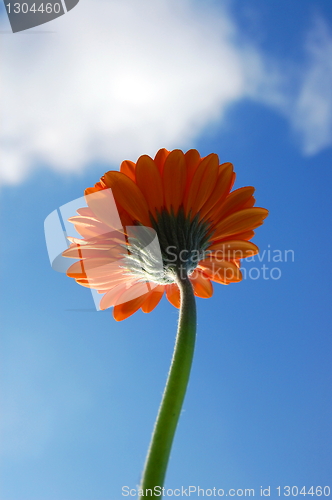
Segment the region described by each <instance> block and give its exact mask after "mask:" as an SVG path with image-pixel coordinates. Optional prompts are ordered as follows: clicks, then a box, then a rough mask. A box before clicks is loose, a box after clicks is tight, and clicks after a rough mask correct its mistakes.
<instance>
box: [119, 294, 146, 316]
mask: <svg viewBox="0 0 332 500" xmlns="http://www.w3.org/2000/svg"><path fill="white" fill-rule="evenodd" d="M145 300H146V295H142V296H141V297H137V298H136V299H133V300H130V301H128V302H124V303H123V304H119V305H116V306H114V309H113V318H114V319H115V320H116V321H123V320H124V319H126V318H128V317H129V316H131V315H132V314H134V313H135V312H136V311H138V309H139V308H140V307H141V306H142V304H143V303H144V302H145Z"/></svg>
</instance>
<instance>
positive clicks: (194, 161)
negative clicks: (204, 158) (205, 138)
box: [184, 149, 201, 186]
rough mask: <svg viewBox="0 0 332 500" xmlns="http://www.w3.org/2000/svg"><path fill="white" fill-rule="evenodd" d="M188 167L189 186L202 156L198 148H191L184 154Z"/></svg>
mask: <svg viewBox="0 0 332 500" xmlns="http://www.w3.org/2000/svg"><path fill="white" fill-rule="evenodd" d="M184 159H185V162H186V167H187V186H190V184H191V181H192V178H193V176H194V173H195V171H196V169H197V167H198V165H199V164H200V161H201V157H200V154H199V152H198V151H197V149H189V151H187V152H186V153H185V155H184Z"/></svg>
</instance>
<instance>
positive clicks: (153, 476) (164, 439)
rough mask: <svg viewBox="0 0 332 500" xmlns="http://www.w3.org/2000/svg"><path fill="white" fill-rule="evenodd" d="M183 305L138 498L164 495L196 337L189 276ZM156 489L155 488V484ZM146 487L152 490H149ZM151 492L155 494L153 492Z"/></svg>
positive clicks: (182, 283) (182, 284) (181, 282)
mask: <svg viewBox="0 0 332 500" xmlns="http://www.w3.org/2000/svg"><path fill="white" fill-rule="evenodd" d="M177 284H178V286H179V288H180V296H181V306H180V317H179V325H178V331H177V336H176V341H175V347H174V353H173V359H172V363H171V367H170V371H169V374H168V378H167V382H166V387H165V391H164V394H163V398H162V401H161V404H160V408H159V412H158V416H157V420H156V423H155V427H154V430H153V434H152V438H151V443H150V448H149V451H148V455H147V458H146V462H145V467H144V472H143V476H142V482H141V486H140V488H141V490H143V491H142V492H140V493H143V494H142V495H140V496H139V498H146V496H149V498H159V499H160V498H161V495H160V493H159V494H155V493H158V492H161V491H162V490H161V488H162V487H163V484H164V479H165V475H166V469H167V464H168V459H169V455H170V452H171V448H172V443H173V438H174V434H175V431H176V426H177V423H178V420H179V416H180V412H181V408H182V403H183V400H184V397H185V394H186V390H187V385H188V380H189V375H190V369H191V365H192V360H193V355H194V348H195V339H196V303H195V296H194V293H193V289H192V286H191V283H190V280H189V279H188V277H185V278H181V277H178V279H177ZM157 486H158V487H159V488H156V489H155V490H154V488H155V487H157ZM147 489H151V490H152V492H151V491H149V492H147V491H146V490H147ZM151 493H152V494H151Z"/></svg>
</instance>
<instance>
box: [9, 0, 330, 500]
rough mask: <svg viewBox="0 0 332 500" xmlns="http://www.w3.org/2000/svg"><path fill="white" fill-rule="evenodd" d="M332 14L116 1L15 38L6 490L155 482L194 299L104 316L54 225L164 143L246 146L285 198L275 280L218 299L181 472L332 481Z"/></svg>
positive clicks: (54, 498) (69, 493) (75, 498)
mask: <svg viewBox="0 0 332 500" xmlns="http://www.w3.org/2000/svg"><path fill="white" fill-rule="evenodd" d="M81 4H82V5H81ZM331 14H332V7H331V4H330V2H328V1H322V0H316V1H315V2H313V1H301V2H297V1H294V0H292V1H288V2H286V1H281V2H275V1H271V2H266V1H263V0H261V1H259V0H248V1H246V2H245V3H244V2H240V1H236V0H234V1H229V2H208V3H203V2H199V1H196V2H193V1H192V2H189V1H188V2H184V3H183V4H181V7H179V6H178V7H176V5H175V3H173V2H171V1H169V2H166V1H161V2H158V3H156V4H152V2H149V1H144V2H142V3H141V4H140V5H139V7H137V6H136V4H134V2H132V1H129V0H128V1H125V2H122V4H120V3H119V2H108V3H105V2H103V1H102V0H98V2H97V1H96V2H93V3H92V2H88V1H85V2H80V4H79V5H78V6H77V7H75V9H73V10H72V11H71V12H70V13H68V14H66V15H65V16H63V18H59V19H57V20H55V21H53V22H52V24H49V29H50V30H54V31H55V33H54V34H44V35H35V36H33V35H30V36H28V35H26V34H16V35H11V34H4V33H2V34H0V36H1V41H2V43H3V46H4V50H3V55H2V66H3V74H4V79H3V86H4V89H5V91H6V92H7V95H8V99H7V100H6V102H5V103H4V106H3V111H2V114H3V115H4V122H5V126H4V127H3V131H2V137H1V144H2V149H3V154H2V164H1V171H2V174H1V183H2V184H1V216H2V217H1V228H2V234H3V235H5V237H4V238H2V242H1V278H2V279H1V283H2V286H1V291H2V300H1V310H2V328H1V330H2V335H1V400H2V401H1V407H2V417H1V422H0V425H1V434H2V437H1V442H2V445H1V452H0V454H1V489H0V491H1V499H2V500H120V499H121V498H124V497H123V496H121V488H122V486H125V485H127V486H130V487H131V488H134V487H135V486H136V485H137V483H138V482H139V477H140V473H141V470H142V466H143V463H144V459H145V454H146V450H147V446H148V443H149V438H150V433H151V430H152V426H153V423H154V419H155V416H156V412H157V409H158V405H159V402H160V398H161V393H162V390H163V387H164V383H165V378H166V374H167V371H168V366H169V362H170V358H171V354H172V350H173V343H174V336H175V330H176V322H177V311H176V310H175V309H174V308H173V307H172V306H171V305H170V304H169V303H168V302H167V301H166V300H165V299H163V301H162V303H161V304H160V305H159V306H158V308H157V309H155V311H154V312H153V313H151V314H148V315H145V314H143V313H142V312H139V313H137V314H135V315H134V316H132V317H131V318H128V319H127V320H125V321H124V322H121V323H116V322H115V321H114V320H113V318H112V314H111V311H110V310H108V311H105V312H96V310H95V308H94V303H93V300H92V297H91V294H90V292H89V291H88V290H86V289H83V288H81V287H79V286H78V285H76V284H75V282H74V281H73V280H70V279H69V278H67V277H66V276H65V275H64V274H61V273H56V272H55V271H53V270H52V269H51V267H50V264H49V260H48V255H47V251H46V247H45V239H44V234H43V223H44V219H45V218H46V216H47V215H48V214H49V213H51V212H52V211H53V210H54V209H56V208H58V207H60V206H61V205H63V204H65V203H67V202H69V201H71V200H74V199H76V198H79V197H80V196H82V193H83V190H84V189H85V188H86V187H87V186H92V185H93V184H94V183H95V182H96V181H97V180H98V179H99V177H100V175H102V174H103V173H104V171H106V170H109V169H114V168H117V166H118V164H119V161H120V160H121V159H124V158H129V159H132V160H134V161H135V160H136V159H137V157H138V156H139V155H140V154H144V153H149V154H151V155H153V154H154V153H155V152H156V150H157V149H159V148H160V147H167V148H180V149H183V150H186V149H189V148H192V147H194V148H197V149H198V150H199V151H200V153H201V155H202V156H204V155H206V154H208V153H210V152H215V153H217V154H218V155H219V158H220V160H221V161H222V162H224V161H231V162H232V163H233V164H234V166H235V170H236V172H237V182H236V187H241V186H246V185H253V186H255V187H256V198H257V205H258V206H262V207H266V208H268V209H269V210H270V215H269V217H268V219H267V220H266V222H265V224H264V225H263V226H262V227H261V228H259V229H258V230H257V235H256V236H255V239H254V242H255V243H256V244H257V245H258V246H259V247H260V249H261V258H262V261H261V262H260V261H259V260H258V259H256V260H255V262H251V263H247V264H245V267H246V268H247V270H248V272H249V270H250V269H251V268H257V269H258V271H257V272H259V273H260V276H259V278H258V279H256V280H255V279H246V280H244V281H243V282H241V283H239V284H234V285H230V286H228V287H224V286H221V285H219V286H218V285H216V286H215V292H214V295H213V297H212V298H211V299H209V300H204V299H199V300H198V337H197V347H196V353H195V359H194V365H193V370H192V376H191V380H190V384H189V389H188V393H187V396H186V400H185V403H184V409H183V412H182V415H181V420H180V424H179V427H178V431H177V434H176V438H175V442H174V446H173V451H172V455H171V460H170V465H169V469H168V474H167V479H166V486H167V487H168V488H173V489H174V488H178V487H181V486H184V487H187V486H189V485H196V486H200V487H201V488H213V487H217V488H224V489H225V490H227V489H228V488H234V489H238V488H242V489H244V488H255V491H256V496H259V488H260V486H263V487H267V486H271V498H278V497H277V494H276V489H275V488H276V487H277V486H281V487H283V486H287V485H288V486H298V487H302V486H306V487H307V488H310V486H314V487H316V486H326V485H329V486H330V487H331V488H332V481H331V469H332V468H331V465H332V463H331V462H332V460H331V458H332V457H331V444H332V443H331V441H332V439H331V438H332V435H331V425H330V422H331V362H330V359H331V331H330V330H331V329H330V323H331V313H330V310H331V308H330V297H331V281H330V278H331V276H330V266H329V261H328V249H329V248H330V246H331V236H330V231H329V227H330V214H331V194H330V193H331V181H332V174H331V160H332V149H331V146H332V92H331V88H332V66H331V61H332V19H331ZM1 19H2V21H1V30H2V31H6V30H8V29H9V24H8V21H7V20H6V19H5V17H4V15H3V10H2V18H1ZM46 29H48V27H47V28H46V26H45V30H46ZM40 30H42V28H40ZM32 31H33V30H32ZM170 34H171V36H170ZM268 249H270V250H271V251H273V250H280V251H281V253H282V255H283V256H284V252H285V251H286V250H293V251H294V261H292V260H291V259H289V260H288V261H287V262H284V261H283V262H271V261H269V259H268V254H267V250H268ZM264 250H265V254H264ZM263 255H264V256H263ZM289 255H290V254H289ZM283 260H285V259H283ZM263 264H264V265H266V266H267V267H268V268H269V272H268V273H267V275H268V278H269V279H263V276H262V271H261V268H262V265H263ZM273 267H278V268H279V269H280V272H281V277H280V279H277V280H276V279H272V277H271V275H270V270H271V269H272V268H273ZM196 497H197V496H195V495H192V498H196Z"/></svg>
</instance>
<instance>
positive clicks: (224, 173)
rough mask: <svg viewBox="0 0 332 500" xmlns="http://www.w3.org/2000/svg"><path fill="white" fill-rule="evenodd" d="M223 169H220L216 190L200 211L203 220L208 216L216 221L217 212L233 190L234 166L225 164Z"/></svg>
mask: <svg viewBox="0 0 332 500" xmlns="http://www.w3.org/2000/svg"><path fill="white" fill-rule="evenodd" d="M221 167H222V168H220V167H219V174H218V178H217V182H216V185H215V187H214V190H213V192H212V194H211V196H210V197H209V198H208V199H207V201H206V202H205V203H204V205H203V206H202V208H201V210H200V215H201V219H203V218H204V217H205V216H207V218H211V219H212V220H215V217H214V213H215V211H216V210H218V208H219V206H220V204H221V203H223V201H224V199H225V198H226V196H227V195H228V193H229V191H230V189H231V182H232V177H233V165H232V164H231V163H225V164H223V165H222V166H221Z"/></svg>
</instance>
